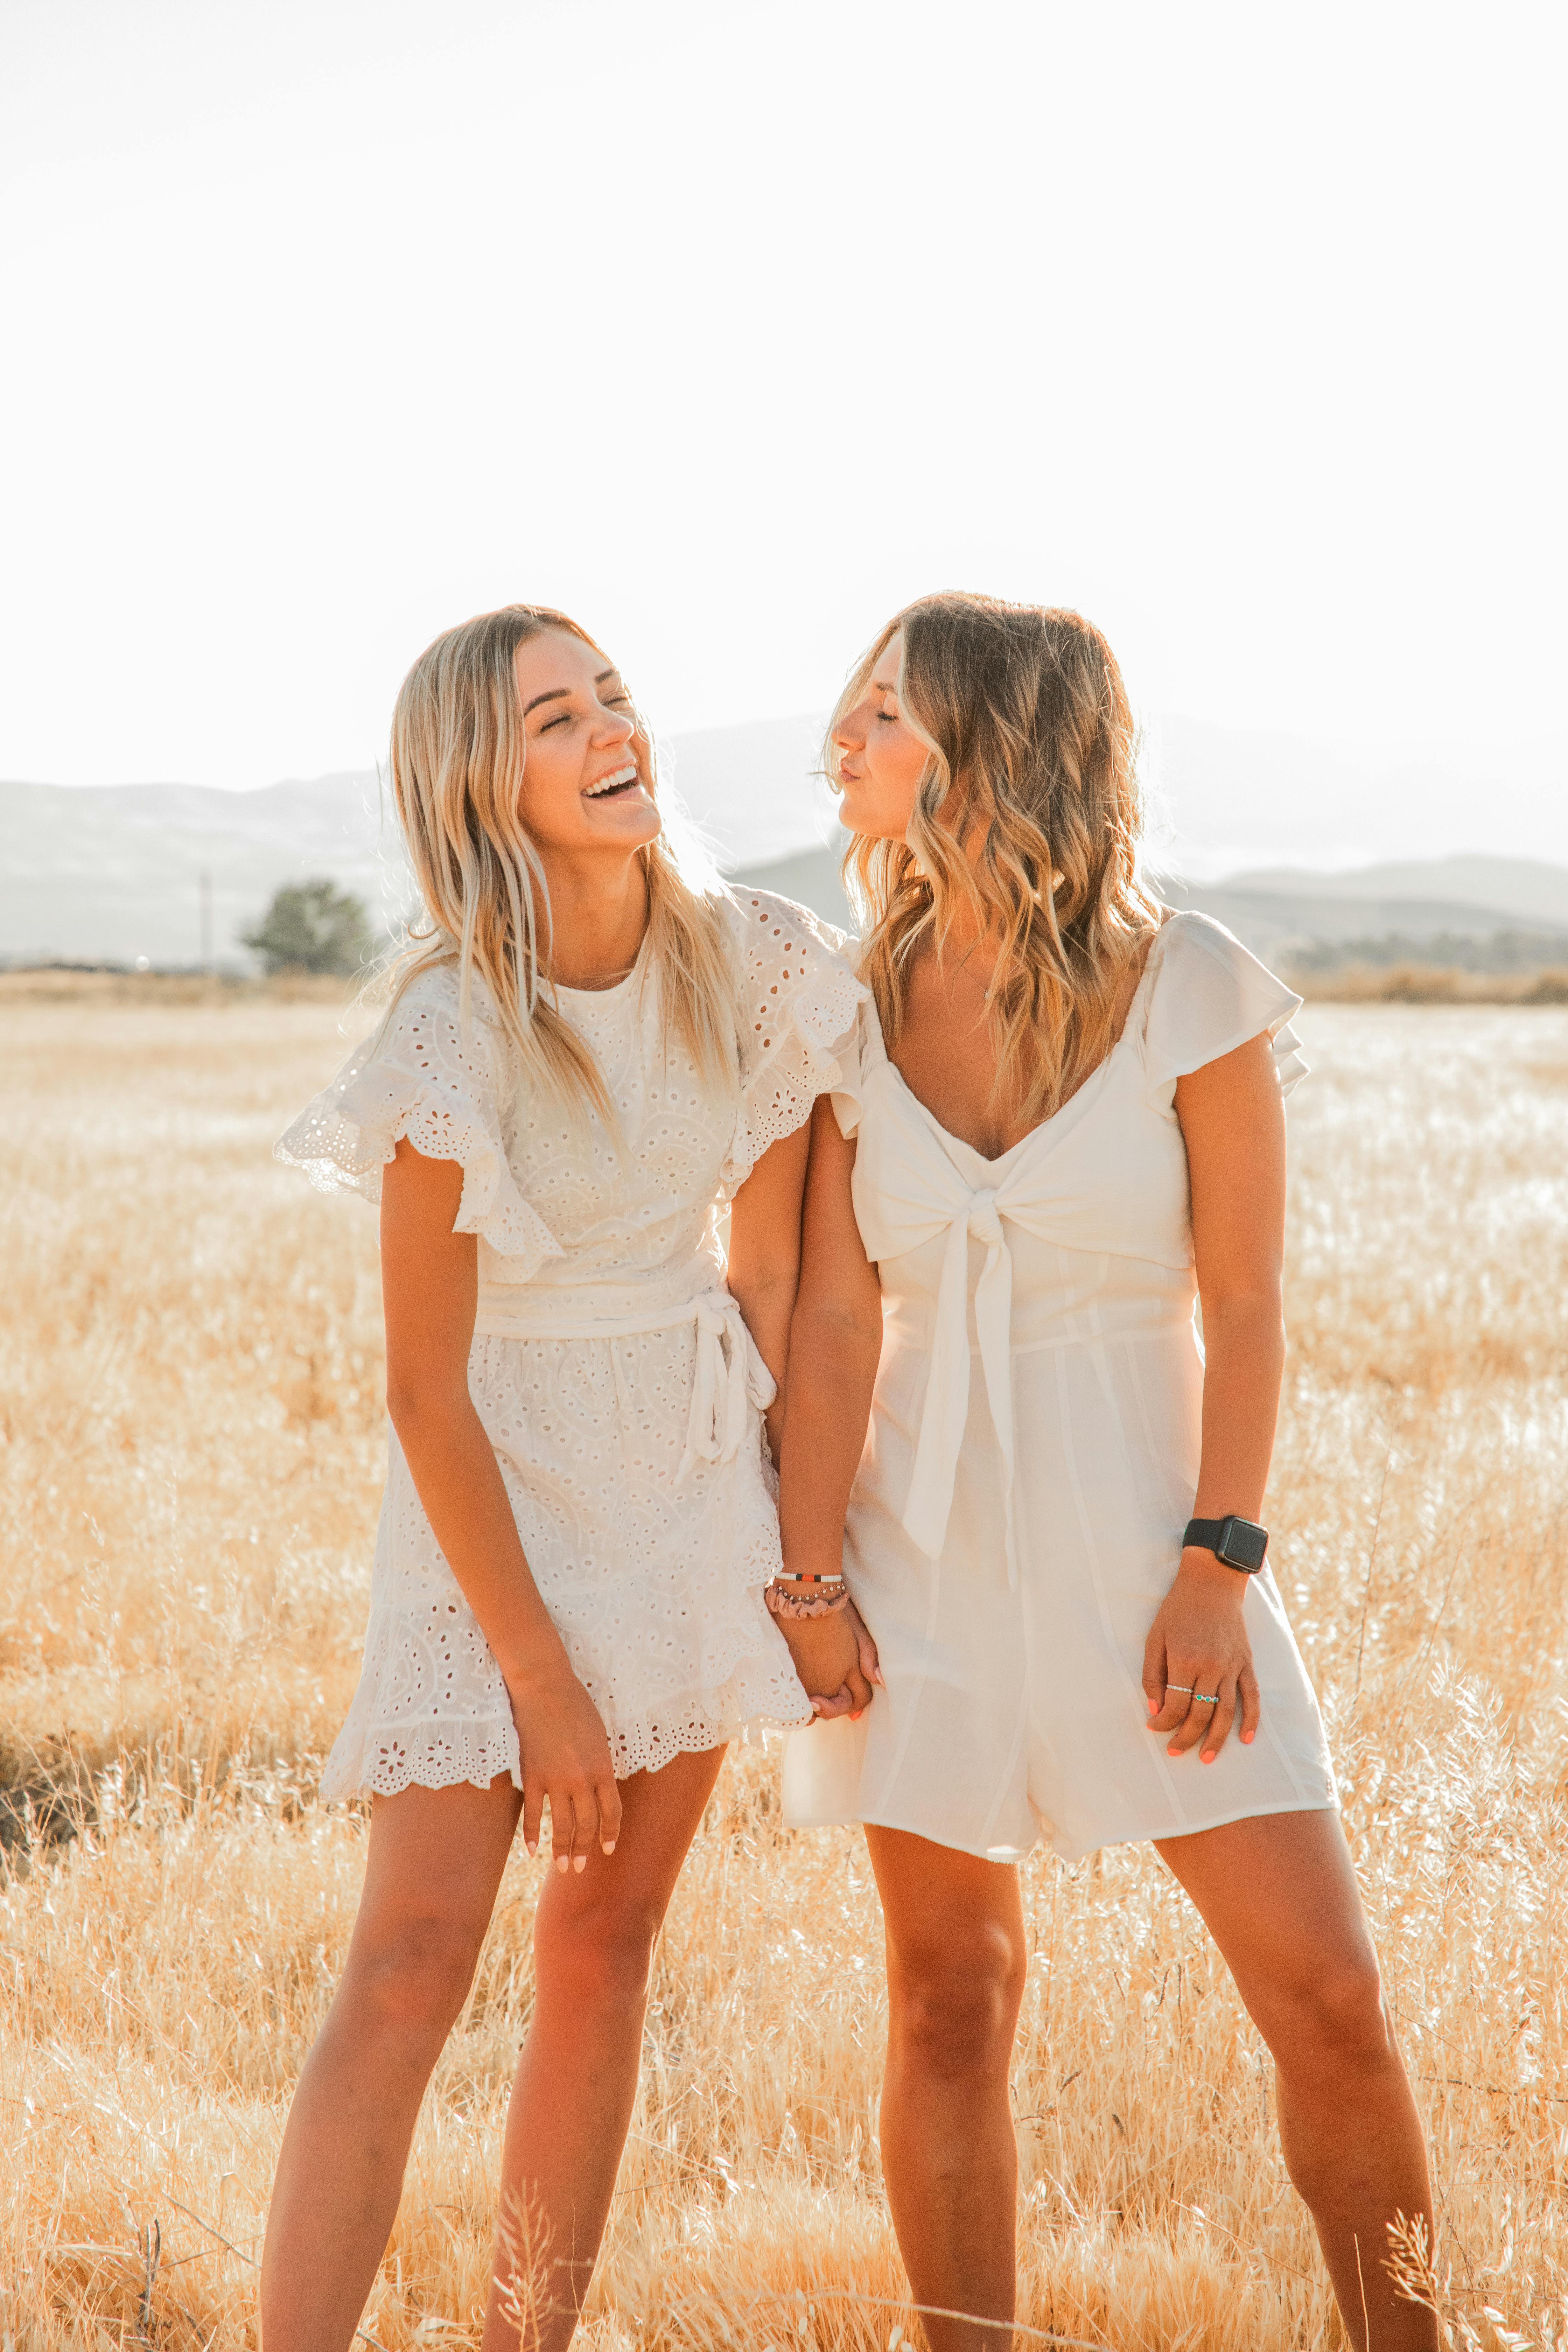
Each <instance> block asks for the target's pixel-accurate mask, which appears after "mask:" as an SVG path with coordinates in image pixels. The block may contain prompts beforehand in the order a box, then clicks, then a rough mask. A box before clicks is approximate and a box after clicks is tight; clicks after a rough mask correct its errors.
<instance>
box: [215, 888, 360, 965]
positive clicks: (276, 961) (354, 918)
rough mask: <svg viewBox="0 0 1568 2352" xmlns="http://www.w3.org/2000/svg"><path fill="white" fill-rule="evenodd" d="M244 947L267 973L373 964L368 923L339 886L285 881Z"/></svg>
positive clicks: (243, 934)
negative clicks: (258, 960)
mask: <svg viewBox="0 0 1568 2352" xmlns="http://www.w3.org/2000/svg"><path fill="white" fill-rule="evenodd" d="M240 937H241V939H242V940H243V941H244V943H245V945H246V946H247V948H249V949H251V950H253V952H254V953H255V954H257V955H258V956H259V957H260V958H261V960H262V961H263V962H264V963H265V965H266V966H267V969H268V971H269V972H274V971H359V970H360V968H361V966H362V965H363V964H365V963H367V962H368V961H369V960H370V956H371V952H372V946H371V936H370V919H369V917H368V916H367V915H366V913H365V910H364V908H363V905H362V903H361V901H360V900H359V899H358V898H355V897H354V895H353V891H352V890H340V889H339V888H338V887H337V884H336V883H335V882H324V881H317V882H286V883H285V884H284V885H283V887H282V888H281V889H280V890H278V891H275V892H274V894H273V898H272V904H271V905H270V907H268V909H267V912H266V914H265V915H263V917H262V918H261V920H260V922H259V923H258V924H257V926H256V929H254V930H253V931H242V932H241V933H240Z"/></svg>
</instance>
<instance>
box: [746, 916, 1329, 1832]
mask: <svg viewBox="0 0 1568 2352" xmlns="http://www.w3.org/2000/svg"><path fill="white" fill-rule="evenodd" d="M1300 1001H1301V1000H1300V997H1298V996H1295V995H1292V993H1291V992H1290V991H1289V989H1288V988H1286V987H1285V986H1284V984H1283V983H1282V982H1280V981H1279V980H1277V979H1276V978H1275V977H1274V975H1273V974H1272V973H1271V972H1269V971H1266V970H1265V969H1264V967H1263V966H1262V965H1261V964H1260V963H1258V962H1257V961H1255V959H1254V958H1253V957H1252V956H1250V955H1249V954H1248V953H1247V950H1246V949H1245V948H1244V947H1242V946H1241V944H1240V943H1239V941H1238V940H1235V939H1233V938H1232V937H1231V935H1230V933H1229V932H1228V931H1227V930H1226V929H1223V928H1222V927H1221V925H1219V924H1218V923H1215V922H1211V921H1210V920H1209V919H1208V918H1207V917H1206V916H1203V915H1195V914H1184V915H1176V916H1174V917H1173V918H1171V919H1169V920H1168V921H1167V922H1166V924H1165V926H1164V929H1163V930H1162V931H1161V932H1160V934H1159V936H1158V938H1157V939H1156V940H1155V941H1154V943H1153V945H1152V948H1151V950H1150V952H1149V959H1148V962H1147V965H1146V967H1145V970H1144V972H1143V976H1142V981H1141V982H1140V983H1139V987H1138V991H1137V993H1136V994H1135V996H1134V997H1133V1000H1132V1003H1131V1010H1130V1011H1129V1013H1128V1016H1127V1021H1126V1024H1125V1026H1124V1028H1123V1030H1122V1033H1121V1038H1120V1039H1119V1041H1118V1043H1117V1045H1115V1047H1114V1048H1113V1049H1112V1051H1111V1053H1110V1055H1109V1056H1108V1057H1107V1059H1106V1060H1105V1061H1104V1062H1103V1063H1102V1064H1101V1065H1100V1068H1099V1069H1098V1070H1096V1071H1095V1072H1094V1074H1093V1076H1091V1077H1089V1080H1088V1081H1087V1083H1086V1084H1085V1085H1084V1086H1083V1087H1080V1088H1079V1092H1078V1093H1077V1094H1076V1095H1074V1096H1073V1097H1071V1099H1070V1100H1069V1101H1068V1102H1067V1103H1066V1104H1065V1105H1064V1106H1063V1108H1061V1109H1060V1110H1059V1111H1058V1112H1057V1113H1056V1115H1055V1116H1054V1117H1053V1118H1047V1119H1046V1120H1045V1121H1044V1122H1043V1123H1042V1124H1041V1125H1040V1126H1038V1127H1037V1128H1035V1129H1033V1130H1032V1131H1031V1132H1030V1133H1029V1134H1028V1135H1026V1136H1025V1137H1024V1139H1023V1140H1022V1141H1021V1142H1019V1143H1016V1144H1015V1145H1014V1147H1013V1149H1012V1150H1010V1151H1007V1152H1005V1153H1004V1154H1003V1155H1002V1157H1001V1158H1000V1159H999V1160H986V1159H984V1157H983V1156H982V1155H981V1154H980V1153H979V1152H978V1151H975V1150H972V1149H971V1147H970V1146H969V1145H968V1144H966V1143H962V1142H960V1141H959V1139H958V1138H957V1137H956V1136H952V1135H950V1134H949V1133H948V1132H947V1130H946V1129H944V1128H942V1126H940V1125H939V1124H938V1122H937V1120H936V1119H935V1118H933V1117H932V1115H931V1112H930V1111H929V1110H927V1109H926V1108H924V1106H923V1105H922V1104H921V1102H919V1101H918V1100H917V1098H916V1097H915V1096H914V1095H913V1094H912V1093H911V1092H910V1088H909V1087H907V1086H906V1085H905V1083H904V1081H903V1079H902V1077H901V1076H900V1074H899V1072H898V1070H897V1069H896V1068H895V1067H894V1066H893V1065H892V1063H891V1062H889V1059H888V1055H887V1052H886V1049H885V1047H884V1045H883V1042H882V1036H881V1032H880V1029H879V1024H878V1021H877V1016H876V1012H875V1009H874V1008H873V1007H872V1006H871V1005H869V1004H867V1005H866V1006H864V1007H863V1008H862V1012H861V1018H860V1024H859V1038H858V1044H859V1052H858V1068H853V1067H851V1066H849V1064H848V1062H847V1057H846V1077H845V1081H844V1085H843V1087H842V1088H841V1089H840V1090H839V1091H838V1092H837V1094H836V1095H835V1097H834V1108H835V1110H836V1111H837V1117H838V1123H839V1125H840V1127H841V1128H842V1129H843V1131H844V1133H845V1134H846V1135H857V1136H858V1142H857V1146H856V1160H855V1172H854V1184H853V1190H854V1201H855V1213H856V1216H857V1218H858V1223H859V1227H860V1233H861V1237H862V1239H863V1240H864V1243H865V1245H866V1250H867V1254H868V1256H869V1257H870V1258H871V1259H872V1260H873V1261H874V1262H875V1263H876V1265H877V1266H878V1269H879V1275H880V1277H881V1285H882V1310H883V1318H884V1324H883V1344H882V1356H881V1362H880V1366H879V1370H878V1375H877V1387H876V1394H875V1400H874V1402H873V1404H872V1409H871V1421H870V1427H869V1430H868V1435H867V1441H866V1450H865V1454H864V1456H863V1459H862V1461H861V1465H860V1469H859V1473H858V1477H857V1480H856V1484H855V1488H854V1491H853V1494H852V1496H851V1497H850V1504H849V1513H848V1521H847V1530H846V1543H845V1568H846V1571H847V1575H848V1578H849V1582H850V1587H851V1590H852V1591H853V1594H854V1597H855V1601H856V1603H857V1606H858V1608H859V1609H860V1611H861V1612H862V1613H863V1615H864V1617H865V1619H866V1622H867V1624H868V1627H869V1628H870V1631H871V1633H872V1634H873V1635H874V1637H875V1639H876V1641H877V1643H878V1647H879V1653H880V1656H881V1664H882V1671H883V1674H884V1675H885V1676H886V1680H887V1688H886V1691H885V1692H879V1693H878V1695H877V1696H876V1697H875V1698H874V1699H873V1701H872V1703H871V1705H870V1706H869V1707H868V1709H867V1711H866V1713H865V1715H864V1716H863V1717H861V1719H860V1721H859V1722H858V1724H852V1723H850V1722H849V1721H848V1720H847V1718H839V1719H837V1720H835V1721H833V1722H830V1723H826V1724H819V1725H816V1727H812V1728H811V1729H808V1730H805V1731H797V1732H795V1733H793V1734H792V1735H791V1737H790V1740H789V1743H788V1746H787V1748H786V1751H785V1759H784V1818H785V1820H786V1822H789V1823H791V1824H792V1825H793V1826H795V1827H800V1828H804V1827H807V1826H813V1825H817V1824H821V1823H825V1822H879V1823H881V1824H882V1825H884V1826H885V1827H888V1828H891V1829H901V1830H910V1831H913V1832H916V1833H917V1834H918V1835H920V1836H921V1837H928V1838H931V1839H932V1840H934V1841H935V1842H936V1843H938V1844H941V1845H950V1846H956V1847H959V1848H960V1849H962V1850H963V1852H965V1853H974V1854H980V1855H984V1856H988V1857H990V1858H991V1859H992V1860H994V1861H998V1862H1015V1861H1017V1860H1018V1859H1019V1858H1020V1857H1021V1856H1022V1855H1023V1854H1024V1853H1026V1851H1027V1850H1028V1849H1029V1848H1030V1847H1031V1846H1032V1845H1033V1844H1034V1843H1036V1841H1037V1838H1039V1837H1042V1836H1043V1837H1045V1838H1047V1839H1048V1840H1049V1842H1050V1843H1051V1844H1052V1846H1053V1847H1054V1848H1055V1850H1056V1852H1057V1853H1058V1854H1060V1855H1061V1856H1062V1857H1063V1859H1064V1860H1067V1861H1074V1860H1077V1859H1078V1858H1079V1856H1080V1855H1083V1854H1086V1853H1092V1852H1093V1850H1094V1849H1095V1848H1096V1847H1097V1846H1100V1845H1110V1844H1118V1843H1121V1842H1123V1841H1125V1840H1128V1839H1134V1838H1163V1837H1178V1836H1181V1835H1183V1834H1184V1833H1185V1832H1190V1831H1193V1830H1202V1829H1212V1828H1215V1827H1217V1826H1218V1825H1219V1824H1220V1823H1221V1822H1230V1821H1237V1820H1240V1819H1243V1818H1245V1817H1246V1816H1247V1815H1249V1814H1257V1813H1276V1812H1298V1811H1315V1810H1318V1809H1320V1808H1321V1807H1326V1806H1331V1805H1333V1804H1334V1803H1335V1801H1336V1799H1335V1794H1334V1782H1333V1773H1332V1769H1331V1765H1330V1761H1329V1755H1328V1749H1327V1746H1326V1743H1325V1741H1324V1738H1323V1729H1322V1724H1321V1719H1320V1717H1319V1714H1318V1706H1317V1702H1316V1699H1315V1698H1314V1696H1313V1694H1312V1689H1311V1685H1310V1683H1309V1681H1308V1679H1307V1675H1306V1669H1305V1668H1304V1666H1303V1665H1302V1663H1301V1657H1300V1652H1299V1651H1298V1649H1297V1647H1296V1643H1295V1641H1294V1638H1293V1637H1292V1634H1291V1632H1290V1628H1289V1622H1287V1620H1286V1616H1285V1612H1284V1609H1283V1606H1282V1605H1281V1602H1280V1599H1279V1590H1278V1588H1277V1586H1276V1584H1275V1581H1274V1579H1273V1577H1272V1575H1271V1574H1270V1573H1269V1572H1268V1570H1267V1569H1266V1570H1265V1571H1264V1572H1263V1574H1261V1575H1260V1576H1258V1577H1255V1578H1253V1579H1252V1580H1250V1590H1249V1591H1248V1593H1247V1629H1248V1632H1249V1634H1250V1637H1251V1642H1252V1652H1253V1659H1254V1663H1255V1664H1256V1667H1257V1671H1258V1682H1259V1685H1260V1686H1261V1689H1262V1696H1263V1721H1262V1726H1261V1728H1260V1730H1259V1732H1258V1738H1257V1740H1256V1742H1255V1743H1254V1744H1253V1746H1251V1747H1250V1748H1244V1747H1243V1746H1242V1745H1241V1743H1240V1740H1239V1739H1238V1738H1237V1737H1236V1736H1235V1735H1234V1734H1233V1735H1232V1737H1231V1738H1230V1739H1228V1740H1227V1741H1226V1745H1225V1747H1224V1748H1222V1749H1221V1750H1220V1753H1219V1755H1218V1757H1217V1759H1215V1762H1214V1763H1213V1764H1207V1765H1205V1764H1202V1763H1200V1761H1199V1759H1198V1757H1197V1755H1196V1754H1195V1753H1194V1754H1190V1755H1187V1756H1184V1757H1183V1758H1181V1759H1176V1760H1172V1759H1170V1758H1168V1757H1167V1756H1166V1753H1165V1745H1166V1743H1165V1741H1164V1740H1163V1739H1162V1738H1157V1737H1154V1736H1152V1735H1151V1734H1150V1732H1149V1731H1148V1729H1147V1728H1146V1727H1147V1724H1148V1719H1149V1717H1148V1707H1147V1704H1146V1702H1145V1699H1144V1696H1143V1688H1142V1667H1143V1643H1144V1641H1145V1639H1146V1637H1147V1634H1148V1631H1149V1627H1150V1625H1151V1624H1152V1622H1153V1619H1154V1616H1155V1613H1156V1612H1157V1611H1158V1609H1159V1607H1160V1603H1161V1601H1163V1599H1164V1597H1165V1594H1166V1592H1167V1591H1168V1590H1169V1588H1170V1584H1171V1580H1172V1577H1173V1574H1174V1572H1175V1569H1176V1563H1177V1560H1178V1559H1179V1558H1180V1554H1181V1541H1182V1531H1183V1528H1184V1526H1185V1524H1186V1521H1187V1519H1188V1518H1189V1517H1190V1516H1191V1513H1192V1507H1193V1498H1194V1490H1195V1487H1196V1484H1197V1474H1198V1456H1199V1444H1200V1413H1201V1408H1202V1402H1203V1350H1202V1344H1201V1342H1200V1340H1199V1339H1198V1335H1197V1331H1196V1328H1195V1325H1194V1309H1195V1304H1196V1295H1197V1288H1196V1282H1195V1279H1194V1270H1193V1244H1192V1233H1191V1225H1190V1221H1189V1214H1188V1210H1189V1192H1188V1178H1187V1157H1186V1150H1185V1147H1184V1143H1183V1140H1182V1130H1181V1127H1180V1125H1179V1123H1178V1121H1177V1118H1176V1114H1175V1108H1174V1097H1175V1087H1176V1080H1177V1078H1178V1077H1180V1076H1182V1075H1183V1074H1184V1072H1186V1071H1189V1070H1195V1069H1198V1068H1201V1067H1202V1066H1203V1065H1204V1064H1205V1062H1212V1061H1215V1060H1217V1059H1218V1058H1219V1056H1220V1055H1222V1054H1227V1053H1230V1052H1231V1051H1233V1049H1234V1048H1235V1047H1236V1046H1237V1045H1244V1044H1245V1043H1246V1041H1247V1038H1249V1037H1255V1036H1257V1035H1258V1034H1260V1033H1262V1032H1265V1031H1266V1032H1267V1033H1268V1035H1269V1037H1270V1038H1271V1039H1272V1041H1273V1048H1274V1055H1275V1066H1276V1068H1277V1069H1278V1072H1279V1080H1280V1084H1281V1086H1282V1087H1283V1088H1284V1090H1285V1091H1286V1092H1287V1093H1289V1089H1290V1088H1291V1087H1293V1086H1294V1085H1295V1084H1296V1082H1297V1080H1298V1079H1299V1078H1300V1076H1302V1075H1303V1073H1304V1071H1305V1068H1306V1065H1305V1063H1304V1062H1303V1061H1302V1059H1301V1056H1300V1051H1299V1049H1298V1041H1297V1039H1296V1037H1295V1035H1294V1034H1293V1033H1292V1032H1291V1030H1290V1028H1289V1025H1288V1024H1289V1018H1290V1015H1291V1014H1292V1013H1295V1012H1296V1011H1297V1009H1298V1007H1299V1006H1300Z"/></svg>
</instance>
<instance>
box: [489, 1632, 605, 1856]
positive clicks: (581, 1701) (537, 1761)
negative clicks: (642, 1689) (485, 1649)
mask: <svg viewBox="0 0 1568 2352" xmlns="http://www.w3.org/2000/svg"><path fill="white" fill-rule="evenodd" d="M506 1688H507V1696H508V1697H509V1698H510V1701H511V1719H512V1721H513V1723H515V1724H516V1726H517V1738H518V1746H519V1748H520V1749H521V1758H522V1838H523V1843H524V1844H525V1845H526V1846H527V1848H528V1851H529V1853H537V1852H538V1850H539V1838H540V1824H541V1820H542V1814H543V1811H544V1801H545V1799H546V1798H547V1797H548V1798H549V1800H550V1837H551V1847H552V1853H553V1855H554V1860H555V1867H556V1869H557V1870H562V1871H563V1870H565V1869H567V1868H568V1867H570V1868H572V1869H574V1870H585V1869H586V1868H587V1866H588V1849H589V1848H590V1846H591V1845H592V1844H593V1843H594V1841H595V1838H596V1839H597V1840H598V1843H599V1845H600V1847H601V1848H602V1850H603V1851H604V1852H605V1853H614V1852H615V1850H616V1839H617V1838H618V1837H619V1835H620V1833H621V1792H620V1790H618V1789H617V1788H616V1773H615V1767H614V1765H613V1764H612V1763H611V1761H610V1743H609V1740H608V1738H607V1737H606V1736H605V1727H604V1724H603V1722H602V1720H601V1719H600V1716H599V1710H598V1708H597V1707H596V1706H595V1705H594V1702H593V1700H592V1699H591V1698H590V1697H589V1696H588V1694H587V1692H586V1691H585V1690H584V1687H583V1685H582V1684H581V1683H580V1682H579V1681H578V1679H577V1677H576V1675H574V1673H573V1671H572V1669H571V1667H570V1665H569V1664H567V1662H566V1655H565V1653H564V1651H562V1652H561V1653H560V1654H559V1655H557V1656H556V1657H554V1658H552V1659H550V1660H549V1661H548V1662H546V1663H544V1664H542V1665H540V1666H539V1667H537V1668H533V1669H530V1670H520V1671H518V1672H515V1673H512V1674H509V1675H507V1676H506Z"/></svg>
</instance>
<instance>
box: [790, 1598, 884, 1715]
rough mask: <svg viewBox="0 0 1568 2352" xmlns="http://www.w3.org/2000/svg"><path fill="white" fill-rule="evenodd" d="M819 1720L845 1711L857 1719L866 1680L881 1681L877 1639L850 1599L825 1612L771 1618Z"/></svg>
mask: <svg viewBox="0 0 1568 2352" xmlns="http://www.w3.org/2000/svg"><path fill="white" fill-rule="evenodd" d="M774 1622H775V1623H776V1624H777V1626H778V1629H779V1632H780V1633H782V1634H783V1635H784V1640H785V1641H786V1642H787V1643H789V1654H790V1656H791V1658H792V1659H793V1660H794V1662H795V1673H796V1674H797V1675H799V1676H800V1681H801V1687H802V1688H803V1690H804V1691H805V1695H806V1696H807V1698H808V1699H810V1701H811V1706H812V1712H813V1714H814V1715H815V1716H816V1719H817V1721H818V1722H819V1723H821V1722H826V1720H827V1719H828V1718H829V1717H833V1716H836V1715H847V1716H848V1717H849V1718H850V1720H851V1721H852V1722H856V1723H858V1721H859V1719H860V1717H861V1716H862V1715H863V1714H864V1713H865V1711H866V1709H867V1708H868V1706H870V1704H871V1685H872V1684H873V1683H876V1684H878V1685H880V1683H881V1680H882V1669H881V1667H880V1666H879V1664H878V1663H877V1644H876V1643H875V1642H873V1641H872V1639H871V1636H870V1634H869V1633H868V1632H867V1631H866V1628H865V1626H864V1625H863V1624H862V1623H861V1622H860V1615H859V1612H858V1610H857V1609H856V1606H855V1603H854V1602H853V1601H850V1602H849V1604H848V1605H847V1608H843V1609H836V1610H834V1612H833V1613H832V1615H831V1616H828V1617H779V1618H776V1619H775V1620H774Z"/></svg>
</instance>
